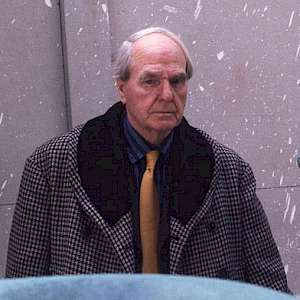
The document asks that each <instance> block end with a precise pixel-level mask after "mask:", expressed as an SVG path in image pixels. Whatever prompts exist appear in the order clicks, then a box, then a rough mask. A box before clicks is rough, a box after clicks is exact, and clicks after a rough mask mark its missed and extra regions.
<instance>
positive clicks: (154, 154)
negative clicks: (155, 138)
mask: <svg viewBox="0 0 300 300" xmlns="http://www.w3.org/2000/svg"><path fill="white" fill-rule="evenodd" d="M158 156H159V152H158V151H150V152H148V153H146V161H147V169H151V170H153V169H154V167H155V164H156V161H157V158H158Z"/></svg>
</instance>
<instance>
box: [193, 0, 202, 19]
mask: <svg viewBox="0 0 300 300" xmlns="http://www.w3.org/2000/svg"><path fill="white" fill-rule="evenodd" d="M202 8H203V6H202V5H201V0H198V1H197V7H196V9H195V13H194V18H195V20H197V19H198V17H199V15H200V12H201V10H202Z"/></svg>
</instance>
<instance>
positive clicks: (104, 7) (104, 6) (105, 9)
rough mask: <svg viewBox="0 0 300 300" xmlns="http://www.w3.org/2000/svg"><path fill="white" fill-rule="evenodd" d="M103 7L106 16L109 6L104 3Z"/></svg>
mask: <svg viewBox="0 0 300 300" xmlns="http://www.w3.org/2000/svg"><path fill="white" fill-rule="evenodd" d="M101 6H102V10H103V12H104V13H105V14H106V13H107V5H106V4H105V3H103V4H102V5H101Z"/></svg>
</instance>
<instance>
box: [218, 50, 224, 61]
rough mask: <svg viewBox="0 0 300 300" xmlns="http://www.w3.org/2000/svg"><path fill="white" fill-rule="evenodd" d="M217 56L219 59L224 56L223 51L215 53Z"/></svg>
mask: <svg viewBox="0 0 300 300" xmlns="http://www.w3.org/2000/svg"><path fill="white" fill-rule="evenodd" d="M217 58H218V60H219V61H221V60H222V59H223V58H224V51H220V52H218V53H217Z"/></svg>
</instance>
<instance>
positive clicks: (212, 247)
mask: <svg viewBox="0 0 300 300" xmlns="http://www.w3.org/2000/svg"><path fill="white" fill-rule="evenodd" d="M192 73H193V69H192V64H191V60H190V57H189V54H188V51H187V49H186V48H185V46H184V45H183V44H182V42H181V41H180V40H179V39H178V38H177V37H176V36H175V35H174V34H173V33H171V32H169V31H167V30H165V29H163V28H148V29H145V30H142V31H139V32H137V33H135V34H133V35H132V36H130V37H129V39H128V40H127V41H125V42H124V43H123V44H122V46H121V48H120V49H119V52H118V55H117V58H116V61H115V74H114V79H115V82H116V86H117V88H118V92H119V95H120V99H121V102H119V103H116V104H115V105H113V106H112V107H111V108H110V109H109V110H108V111H107V112H106V113H105V114H104V115H102V116H99V117H96V118H94V119H92V120H90V121H88V122H87V123H86V124H85V125H80V126H77V127H75V128H74V129H73V130H72V131H70V132H68V133H66V134H64V135H63V136H60V137H56V138H54V139H52V140H50V141H48V142H47V143H46V144H44V145H42V146H41V147H39V148H37V150H36V151H35V152H34V153H33V154H32V155H31V156H30V157H29V158H28V159H27V161H26V165H25V168H24V172H23V176H22V181H21V186H20V191H19V197H18V201H17V205H16V209H15V214H14V218H13V224H12V229H11V236H10V242H9V249H8V260H7V270H6V275H7V276H8V277H13V276H38V275H48V274H76V273H77V274H78V273H102V272H127V273H169V274H186V275H195V276H209V277H220V278H228V279H233V280H240V281H245V282H250V283H254V284H259V285H263V286H267V287H271V288H274V289H278V290H281V291H285V292H288V287H287V281H286V276H285V273H284V269H283V266H282V263H281V260H280V256H279V253H278V250H277V247H276V245H275V242H274V240H273V237H272V234H271V231H270V228H269V225H268V221H267V218H266V215H265V213H264V211H263V208H262V205H261V203H260V202H259V200H258V198H257V196H256V194H255V179H254V177H253V174H252V171H251V169H250V167H249V165H248V164H247V163H246V162H244V160H242V159H241V158H240V157H239V156H238V155H237V154H236V153H235V152H234V151H232V150H230V149H228V148H226V147H225V146H223V145H221V144H219V143H218V142H216V141H214V140H213V139H211V138H210V137H209V136H208V135H207V134H206V133H204V132H202V131H200V130H198V129H195V128H193V127H192V126H190V125H189V124H188V122H187V121H186V119H185V118H184V117H183V112H184V107H185V104H186V98H187V90H188V84H187V82H188V80H189V79H190V78H191V76H192Z"/></svg>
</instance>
